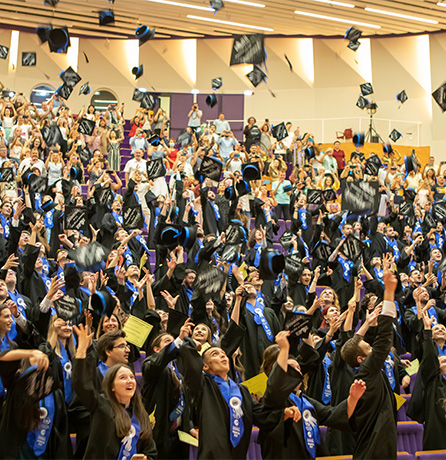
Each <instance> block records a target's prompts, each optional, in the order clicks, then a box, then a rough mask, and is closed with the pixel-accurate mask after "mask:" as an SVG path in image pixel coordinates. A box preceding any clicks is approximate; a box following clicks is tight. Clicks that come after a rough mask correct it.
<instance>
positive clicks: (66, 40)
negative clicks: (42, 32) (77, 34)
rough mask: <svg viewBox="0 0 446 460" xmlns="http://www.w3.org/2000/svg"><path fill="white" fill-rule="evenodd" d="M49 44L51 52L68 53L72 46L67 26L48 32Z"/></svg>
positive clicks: (51, 29)
mask: <svg viewBox="0 0 446 460" xmlns="http://www.w3.org/2000/svg"><path fill="white" fill-rule="evenodd" d="M47 40H48V45H49V47H50V52H51V53H66V52H67V50H68V48H69V47H70V46H71V43H70V34H69V33H68V28H67V27H60V28H57V29H53V28H52V27H51V28H50V30H49V31H48V32H47Z"/></svg>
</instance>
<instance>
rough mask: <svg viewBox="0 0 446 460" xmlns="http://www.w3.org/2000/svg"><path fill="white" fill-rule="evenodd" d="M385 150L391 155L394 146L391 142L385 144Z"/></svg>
mask: <svg viewBox="0 0 446 460" xmlns="http://www.w3.org/2000/svg"><path fill="white" fill-rule="evenodd" d="M383 152H384V153H386V154H387V155H390V154H391V153H392V152H393V148H392V145H391V144H383Z"/></svg>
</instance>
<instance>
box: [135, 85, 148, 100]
mask: <svg viewBox="0 0 446 460" xmlns="http://www.w3.org/2000/svg"><path fill="white" fill-rule="evenodd" d="M146 94H147V91H141V90H140V89H138V88H135V89H134V90H133V96H132V101H136V102H141V101H142V100H143V99H144V96H145V95H146Z"/></svg>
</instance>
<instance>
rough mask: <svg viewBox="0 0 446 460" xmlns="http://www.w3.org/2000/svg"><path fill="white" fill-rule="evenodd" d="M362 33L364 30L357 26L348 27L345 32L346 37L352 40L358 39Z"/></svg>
mask: <svg viewBox="0 0 446 460" xmlns="http://www.w3.org/2000/svg"><path fill="white" fill-rule="evenodd" d="M361 35H362V30H359V29H356V28H355V27H350V28H349V29H347V32H345V35H344V38H346V39H347V40H350V41H353V42H355V41H357V40H359V38H360V37H361Z"/></svg>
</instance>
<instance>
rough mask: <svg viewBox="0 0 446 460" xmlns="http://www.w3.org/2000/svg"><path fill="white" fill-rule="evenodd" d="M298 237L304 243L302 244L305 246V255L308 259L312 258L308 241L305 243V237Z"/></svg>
mask: <svg viewBox="0 0 446 460" xmlns="http://www.w3.org/2000/svg"><path fill="white" fill-rule="evenodd" d="M298 238H299V239H300V242H301V243H302V245H303V247H304V251H305V257H306V258H307V259H310V250H309V249H308V245H307V243H305V241H304V239H303V238H302V237H301V236H298Z"/></svg>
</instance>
